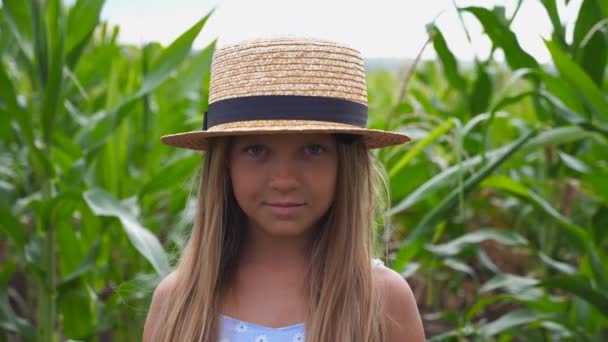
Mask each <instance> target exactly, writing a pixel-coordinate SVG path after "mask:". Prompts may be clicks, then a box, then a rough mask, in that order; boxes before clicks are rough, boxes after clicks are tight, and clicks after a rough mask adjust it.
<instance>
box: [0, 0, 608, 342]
mask: <svg viewBox="0 0 608 342" xmlns="http://www.w3.org/2000/svg"><path fill="white" fill-rule="evenodd" d="M539 1H540V3H542V5H543V7H544V9H545V12H546V15H547V17H548V18H549V19H550V22H551V23H552V25H553V27H552V35H551V37H550V39H546V40H545V41H544V43H545V45H546V48H547V50H548V51H549V53H550V55H551V62H550V63H540V62H539V61H537V60H536V59H535V58H534V57H533V56H531V55H530V54H528V53H527V52H526V51H525V50H524V49H523V48H522V47H521V46H520V44H519V41H518V37H517V35H516V34H515V33H514V32H513V31H512V30H511V23H512V22H513V20H514V18H515V17H516V16H517V14H518V11H519V8H520V5H521V3H522V0H520V1H519V2H518V3H517V5H516V6H517V7H516V8H514V9H510V10H509V11H506V10H505V8H504V7H500V6H497V7H494V8H484V7H458V8H454V10H455V11H458V14H459V15H460V16H462V17H470V18H474V19H475V20H476V21H477V22H478V23H479V24H480V25H481V26H482V27H483V29H484V32H485V35H486V36H487V38H489V40H490V41H491V43H492V53H490V55H489V57H488V58H486V59H480V58H476V59H475V60H474V61H473V62H468V63H463V62H462V61H459V60H458V59H457V58H456V57H455V55H454V54H453V53H452V51H451V49H450V46H451V42H450V41H447V40H446V39H444V36H443V33H442V31H441V29H440V27H438V26H436V25H435V24H434V23H429V25H428V26H427V32H428V39H429V40H428V46H426V48H428V49H434V50H435V53H436V55H437V59H436V60H433V61H418V60H415V61H413V62H412V63H410V64H409V68H405V69H404V70H403V72H402V73H397V72H391V71H386V70H373V71H369V72H368V92H369V102H370V105H369V111H370V113H369V115H370V116H369V120H368V126H369V127H371V128H379V129H385V130H393V131H400V132H404V133H407V134H409V135H410V136H411V137H413V141H412V142H411V143H409V144H406V145H403V146H399V147H392V148H387V149H383V150H381V151H379V152H376V155H377V158H378V159H379V160H380V161H381V162H382V164H383V165H384V167H385V169H386V172H387V175H388V180H389V186H390V190H391V194H390V195H391V203H392V207H391V209H390V210H389V211H388V212H386V213H385V217H390V220H389V221H390V222H391V226H390V228H391V229H390V230H387V231H385V232H384V234H382V235H383V237H384V241H379V246H384V243H386V244H388V246H389V248H388V252H389V253H388V264H389V266H390V267H392V268H393V269H394V270H396V271H398V272H400V273H401V274H402V275H403V276H404V277H406V278H407V279H408V282H409V283H410V285H411V286H412V288H413V290H414V293H415V295H416V299H417V302H418V305H419V307H420V310H421V314H422V316H423V321H424V326H425V330H426V335H427V338H429V339H430V340H432V341H511V340H514V341H562V340H563V341H597V342H600V341H607V340H608V78H607V76H606V65H607V61H608V57H607V49H608V2H606V1H605V0H583V1H582V5H581V6H580V10H579V12H578V16H577V17H576V18H575V19H574V21H572V22H566V21H564V20H563V19H562V18H560V14H559V12H558V10H557V8H558V4H557V3H556V2H557V0H539ZM1 3H2V5H1V7H0V137H2V138H1V139H0V341H66V340H68V341H137V340H141V334H142V329H143V323H144V320H145V317H146V314H147V309H148V305H149V302H150V298H151V294H152V291H153V290H154V288H155V286H156V284H158V282H159V280H160V279H161V278H162V277H163V276H164V275H166V274H167V273H168V272H169V270H170V267H171V265H173V264H174V262H175V261H176V259H177V257H178V256H179V251H180V250H181V248H182V247H183V245H184V243H185V239H186V237H187V235H188V232H189V229H190V228H191V224H192V219H193V215H194V206H195V200H196V199H195V196H194V193H193V192H194V189H196V185H197V176H198V175H199V174H200V170H201V162H202V159H201V154H200V153H196V152H193V151H188V150H179V149H173V148H169V147H167V146H165V145H163V144H161V143H160V142H159V140H158V138H159V137H160V136H161V135H164V134H168V133H173V132H179V131H188V130H195V129H199V128H200V127H201V125H202V119H203V117H202V115H201V113H203V112H204V111H205V110H206V106H207V102H208V101H207V100H208V99H207V94H208V87H209V68H210V62H211V57H212V55H213V51H214V49H215V45H216V43H215V42H212V43H211V44H210V45H208V46H207V47H205V48H204V49H201V50H197V51H194V50H193V49H192V44H193V41H194V40H195V38H196V37H197V36H198V35H199V34H200V32H201V31H202V30H205V23H206V21H207V19H208V18H209V17H210V16H212V15H213V13H209V14H208V15H206V16H205V17H203V18H200V20H199V21H198V22H196V23H192V26H191V28H190V29H188V30H187V31H186V32H184V33H183V34H182V35H180V36H179V37H176V39H175V40H174V41H173V42H172V43H171V44H170V45H168V46H161V45H160V44H157V43H149V44H146V45H144V46H132V45H127V44H124V43H120V42H118V40H117V37H118V34H119V30H120V28H119V27H115V26H110V25H108V24H107V23H106V22H103V21H101V19H100V13H101V10H102V8H103V5H104V1H103V0H77V1H74V2H73V4H72V5H71V6H68V5H67V4H64V3H63V2H62V1H61V0H3V1H2V2H1ZM565 3H566V6H567V4H568V1H565ZM507 12H508V13H512V15H510V16H507V15H506V13H507ZM462 22H463V25H462V30H465V31H467V30H468V28H467V26H466V25H465V24H464V21H462ZM568 28H573V29H572V30H571V31H572V32H570V33H568ZM498 51H500V52H501V53H502V55H503V56H504V58H501V59H500V60H499V59H498V58H496V57H495V56H496V53H495V52H498ZM379 248H380V249H383V247H379Z"/></svg>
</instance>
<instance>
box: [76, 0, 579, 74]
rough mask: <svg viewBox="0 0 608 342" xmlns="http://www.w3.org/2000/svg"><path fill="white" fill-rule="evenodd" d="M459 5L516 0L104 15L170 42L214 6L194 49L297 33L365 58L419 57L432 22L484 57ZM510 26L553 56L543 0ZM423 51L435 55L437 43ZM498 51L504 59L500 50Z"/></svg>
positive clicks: (270, 3)
mask: <svg viewBox="0 0 608 342" xmlns="http://www.w3.org/2000/svg"><path fill="white" fill-rule="evenodd" d="M69 2H70V1H68V3H69ZM557 2H558V4H559V6H558V9H559V12H560V15H561V17H562V20H563V21H565V22H568V21H570V22H571V21H572V18H574V17H576V13H577V11H578V8H579V7H580V3H581V0H571V1H570V2H569V4H568V5H567V6H566V5H565V4H564V0H558V1H557ZM454 3H455V4H456V5H458V6H460V7H464V6H483V7H488V8H491V7H493V6H495V5H503V6H505V8H506V12H507V15H510V14H512V13H513V11H514V10H515V7H516V3H517V0H503V1H497V0H453V1H452V0H417V1H415V0H351V1H347V0H106V3H105V7H104V9H103V11H102V19H103V20H107V21H108V22H110V23H111V24H116V25H119V26H120V35H119V40H120V41H122V42H127V43H133V44H144V43H146V42H150V41H158V42H161V43H163V44H165V45H166V44H169V43H171V42H172V41H173V40H174V39H175V38H177V37H178V36H179V35H180V34H181V33H182V32H184V31H185V30H187V29H188V28H189V27H190V26H192V25H193V24H194V23H196V22H197V21H198V20H199V19H200V18H202V17H203V16H205V15H206V14H208V13H209V12H210V11H212V10H213V13H212V14H211V17H210V18H209V20H208V22H207V23H206V25H205V27H204V28H203V30H202V31H201V34H200V35H199V37H198V38H197V40H196V41H195V43H194V45H195V48H203V47H205V46H207V45H208V44H209V43H210V42H211V41H213V40H214V39H217V44H218V46H223V45H225V44H230V43H234V42H238V41H241V40H245V39H251V38H255V37H259V36H264V35H278V34H297V35H306V36H313V37H319V38H325V39H331V40H336V41H339V42H343V43H346V44H348V45H350V46H352V47H354V48H356V49H358V50H360V51H361V53H362V54H363V56H364V57H365V58H378V57H384V58H414V57H415V56H416V55H418V53H419V52H420V50H421V49H422V47H423V45H424V43H425V41H426V40H427V34H426V29H425V26H426V25H427V24H428V23H431V22H433V21H434V22H435V23H436V25H437V26H438V27H439V29H440V30H441V31H442V32H443V34H444V36H445V38H446V41H447V43H448V46H449V47H450V49H451V50H452V51H453V52H454V54H455V55H456V56H457V57H458V58H459V59H462V60H473V58H475V57H479V58H484V57H487V56H488V54H489V51H490V47H491V44H490V41H489V39H488V38H487V37H486V36H484V35H483V29H482V27H481V25H480V24H479V23H478V22H477V21H476V19H475V18H474V17H473V16H472V15H470V14H468V13H464V14H463V20H464V21H465V23H466V25H467V28H468V29H469V31H470V34H471V40H472V41H471V42H469V41H468V40H467V38H466V35H465V32H464V30H463V27H462V25H461V23H460V19H459V17H458V14H457V12H456V10H455V7H454ZM512 28H513V30H514V31H515V33H516V35H517V37H518V39H519V42H520V45H521V46H522V47H523V48H524V50H526V51H527V52H528V53H530V54H532V55H533V56H534V57H536V58H537V59H538V60H539V61H541V62H547V61H549V59H550V55H549V53H548V51H547V49H546V48H545V46H544V44H543V40H542V39H543V38H545V39H549V38H550V35H551V23H550V21H549V19H548V17H547V15H546V13H545V11H544V8H543V7H542V5H541V4H540V0H524V1H523V5H522V7H521V9H520V11H519V13H518V15H517V17H516V20H515V21H514V22H513V24H512ZM570 31H571V28H570ZM422 56H423V58H425V59H429V58H434V57H435V55H434V51H433V49H432V47H430V46H429V47H427V48H426V49H425V50H424V52H423V55H422ZM495 56H496V57H498V58H499V59H501V58H502V54H501V53H500V52H498V53H497V54H495Z"/></svg>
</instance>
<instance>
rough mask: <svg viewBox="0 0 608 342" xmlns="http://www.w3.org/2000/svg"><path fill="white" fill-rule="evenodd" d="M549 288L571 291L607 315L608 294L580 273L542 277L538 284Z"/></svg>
mask: <svg viewBox="0 0 608 342" xmlns="http://www.w3.org/2000/svg"><path fill="white" fill-rule="evenodd" d="M538 285H539V286H541V287H544V288H549V289H558V290H562V291H566V292H569V293H572V294H574V295H576V296H578V297H580V298H582V299H584V300H585V301H587V302H588V303H589V304H591V305H592V306H594V307H595V308H596V309H597V310H598V311H600V312H601V313H602V314H603V315H604V316H607V317H608V296H607V295H606V293H605V292H601V291H597V290H595V289H593V288H592V287H591V286H590V281H589V279H587V278H585V277H583V276H580V275H560V276H555V277H550V278H547V279H544V280H543V281H542V282H540V283H539V284H538Z"/></svg>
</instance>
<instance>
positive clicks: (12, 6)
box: [2, 0, 34, 63]
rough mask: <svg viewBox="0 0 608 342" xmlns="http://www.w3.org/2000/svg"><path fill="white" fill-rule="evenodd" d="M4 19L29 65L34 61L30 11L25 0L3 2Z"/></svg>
mask: <svg viewBox="0 0 608 342" xmlns="http://www.w3.org/2000/svg"><path fill="white" fill-rule="evenodd" d="M2 9H3V10H4V14H5V15H4V17H5V18H6V21H7V24H8V26H9V28H10V30H11V33H12V34H13V36H14V37H15V40H16V41H17V44H18V45H19V48H20V49H21V51H22V52H23V54H24V56H26V57H27V59H28V61H29V62H30V63H31V62H32V61H33V60H34V50H33V32H32V9H31V8H30V2H29V1H27V0H3V1H2Z"/></svg>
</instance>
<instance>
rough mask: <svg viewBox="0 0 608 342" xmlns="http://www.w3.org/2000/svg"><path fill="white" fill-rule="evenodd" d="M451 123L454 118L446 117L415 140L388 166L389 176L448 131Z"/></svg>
mask: <svg viewBox="0 0 608 342" xmlns="http://www.w3.org/2000/svg"><path fill="white" fill-rule="evenodd" d="M453 125H454V120H452V119H448V120H446V121H445V122H443V123H442V124H441V125H439V126H437V127H436V128H435V129H434V130H433V131H432V132H430V133H429V134H428V135H427V136H426V137H425V138H424V139H422V140H420V141H418V142H416V144H415V145H414V146H413V147H412V149H411V150H409V151H408V152H407V153H406V154H404V155H403V157H401V158H400V159H399V161H398V162H397V163H396V164H395V165H394V166H393V167H391V168H390V171H389V173H388V175H389V177H394V176H395V175H396V174H397V173H399V171H401V169H403V168H404V167H405V166H406V165H407V164H408V163H409V162H410V161H411V160H412V159H414V158H415V157H416V156H418V155H419V154H420V153H422V151H424V148H425V147H427V146H428V145H430V144H432V143H433V142H435V141H436V140H437V139H439V138H440V137H441V136H442V135H444V134H445V133H446V132H447V131H449V130H450V128H452V126H453Z"/></svg>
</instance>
